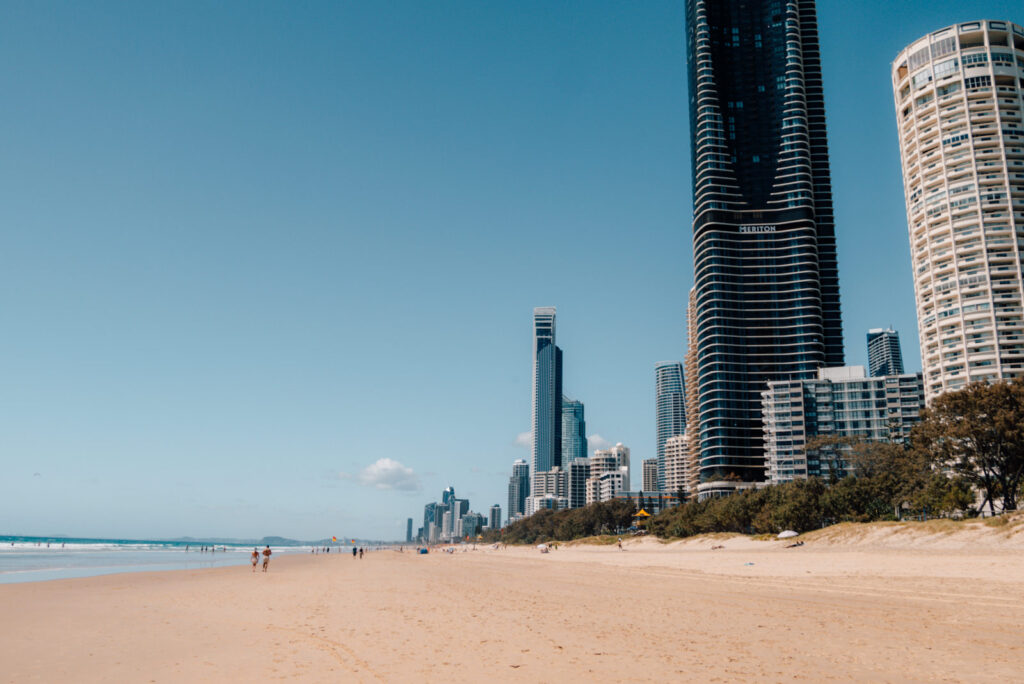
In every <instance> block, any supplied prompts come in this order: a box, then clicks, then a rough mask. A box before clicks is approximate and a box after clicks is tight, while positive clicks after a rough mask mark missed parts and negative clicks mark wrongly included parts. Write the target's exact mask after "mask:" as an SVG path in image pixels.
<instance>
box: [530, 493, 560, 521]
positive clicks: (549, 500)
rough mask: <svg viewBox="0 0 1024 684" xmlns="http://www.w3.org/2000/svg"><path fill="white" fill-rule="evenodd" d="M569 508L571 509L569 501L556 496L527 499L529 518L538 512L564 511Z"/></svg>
mask: <svg viewBox="0 0 1024 684" xmlns="http://www.w3.org/2000/svg"><path fill="white" fill-rule="evenodd" d="M567 508H569V499H568V498H567V497H564V496H555V495H554V494H543V495H540V496H530V497H527V499H526V515H527V516H531V515H533V514H534V513H536V512H537V511H543V510H553V511H563V510H565V509H567Z"/></svg>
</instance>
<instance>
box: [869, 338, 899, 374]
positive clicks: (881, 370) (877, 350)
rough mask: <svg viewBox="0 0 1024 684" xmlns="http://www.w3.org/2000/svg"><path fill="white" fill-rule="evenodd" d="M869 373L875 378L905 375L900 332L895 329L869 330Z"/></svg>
mask: <svg viewBox="0 0 1024 684" xmlns="http://www.w3.org/2000/svg"><path fill="white" fill-rule="evenodd" d="M868 374H869V375H870V376H871V377H873V378H877V377H880V376H882V375H903V352H901V351H900V334H899V333H898V332H896V331H895V330H891V329H890V330H886V329H884V328H872V329H871V330H868Z"/></svg>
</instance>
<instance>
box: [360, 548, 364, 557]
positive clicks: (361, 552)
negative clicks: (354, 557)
mask: <svg viewBox="0 0 1024 684" xmlns="http://www.w3.org/2000/svg"><path fill="white" fill-rule="evenodd" d="M362 557H363V550H362V549H359V558H362Z"/></svg>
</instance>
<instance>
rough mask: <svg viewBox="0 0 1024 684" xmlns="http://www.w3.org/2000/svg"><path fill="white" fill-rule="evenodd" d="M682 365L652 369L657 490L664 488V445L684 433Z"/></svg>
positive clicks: (666, 364) (669, 363)
mask: <svg viewBox="0 0 1024 684" xmlns="http://www.w3.org/2000/svg"><path fill="white" fill-rule="evenodd" d="M683 388H684V384H683V364H681V363H679V362H678V361H662V362H661V363H658V364H655V366H654V402H655V407H656V410H657V417H656V424H657V435H656V440H657V441H656V442H655V447H656V449H655V454H656V457H657V460H658V477H657V483H658V491H661V490H663V489H664V488H665V442H667V441H668V439H669V437H675V436H677V435H682V434H684V433H685V432H686V395H685V393H684V389H683Z"/></svg>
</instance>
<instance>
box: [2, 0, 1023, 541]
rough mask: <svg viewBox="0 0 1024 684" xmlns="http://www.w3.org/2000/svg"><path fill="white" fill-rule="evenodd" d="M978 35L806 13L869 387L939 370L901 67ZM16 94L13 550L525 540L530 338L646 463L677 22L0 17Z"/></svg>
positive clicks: (5, 116)
mask: <svg viewBox="0 0 1024 684" xmlns="http://www.w3.org/2000/svg"><path fill="white" fill-rule="evenodd" d="M979 18H994V19H1010V20H1014V21H1017V22H1021V21H1024V13H1022V11H1021V5H1020V2H1019V0H1016V1H1015V2H948V1H939V2H925V1H923V0H921V1H914V2H902V3H848V2H837V1H823V2H821V3H819V19H820V28H821V36H822V41H823V48H824V50H823V64H824V73H825V89H826V97H827V110H828V117H829V136H830V142H831V151H832V168H833V178H834V194H835V204H836V215H837V233H838V236H839V267H840V278H841V287H842V301H843V318H844V326H845V332H846V349H847V359H848V362H850V363H864V362H865V357H866V354H865V350H864V333H865V331H866V330H867V328H870V327H876V326H883V325H890V324H891V325H894V326H895V327H896V328H897V329H898V330H899V331H900V334H901V337H902V339H903V348H904V357H905V361H906V364H907V366H908V368H910V369H913V370H917V369H919V368H920V359H919V353H918V349H917V338H916V327H915V319H914V309H913V290H912V284H911V279H910V269H909V256H908V249H907V237H906V223H905V214H904V206H903V194H902V185H901V181H900V174H899V159H898V151H897V146H896V131H895V127H894V121H893V113H892V109H893V106H892V95H891V91H890V79H889V60H890V59H892V57H893V56H895V54H896V53H897V52H898V51H899V50H900V49H901V48H902V47H904V46H905V45H906V44H907V43H910V42H911V41H913V40H915V39H916V38H918V37H920V36H921V35H923V34H925V33H927V32H929V31H932V30H935V29H938V28H940V27H942V26H945V25H947V24H950V23H954V22H957V21H966V20H972V19H979ZM0 88H2V92H3V93H4V96H3V100H4V104H3V107H0V145H2V147H0V155H2V157H0V158H2V160H3V161H2V162H0V183H2V188H3V191H2V194H3V201H2V202H0V219H2V224H0V225H2V228H0V311H2V312H3V335H0V372H2V377H3V382H2V383H0V408H2V410H0V459H2V461H0V463H2V468H3V478H2V487H3V496H2V497H0V534H12V533H14V534H61V533H63V534H72V535H96V536H134V537H153V536H157V537H159V536H178V535H223V536H235V537H249V536H262V535H265V534H266V535H269V534H279V535H284V536H290V537H297V538H318V537H324V536H330V535H334V534H336V535H338V536H339V537H348V536H375V537H385V538H388V537H397V536H400V535H402V534H404V531H405V518H406V517H409V516H412V517H413V518H414V519H416V520H417V521H419V520H421V519H422V509H423V504H424V503H425V502H426V501H430V500H434V499H436V498H438V497H439V496H440V492H441V489H442V488H444V487H445V486H448V485H454V486H455V488H456V492H457V493H458V494H459V495H460V496H468V497H469V498H470V500H471V503H472V507H473V509H474V510H479V511H485V510H486V509H487V508H488V507H489V506H490V505H491V504H493V503H500V504H501V505H502V508H503V509H504V508H505V503H506V496H507V494H506V486H507V477H508V472H509V469H510V465H511V462H512V461H513V460H514V459H516V458H520V457H523V458H526V457H528V451H527V450H526V449H524V448H523V447H522V446H518V445H517V444H516V438H517V435H518V434H519V433H521V432H523V431H526V430H527V429H528V427H529V412H530V394H529V393H530V344H531V341H530V334H531V330H530V323H531V310H532V308H533V307H534V306H541V305H555V306H557V307H558V337H559V344H560V346H562V347H563V349H564V350H565V388H566V391H567V393H568V394H569V395H571V396H573V397H574V398H578V399H580V400H582V401H583V402H584V403H585V405H586V416H587V426H588V433H589V434H598V435H601V436H602V437H603V438H604V439H607V440H609V441H611V442H619V441H621V442H623V443H625V444H627V445H628V446H630V447H631V448H632V449H633V459H634V462H639V460H640V459H642V458H649V457H651V456H652V455H653V451H654V398H653V372H654V371H653V369H654V364H655V362H657V361H661V360H668V359H681V358H682V355H683V351H684V320H683V313H684V307H685V300H686V293H687V291H688V289H689V287H690V285H691V282H692V260H691V254H690V239H691V235H690V219H691V216H690V211H691V203H690V178H689V147H688V145H689V142H688V132H689V126H688V121H687V107H686V71H685V42H684V27H683V2H681V0H680V1H676V2H658V1H654V0H648V1H645V2H635V3H626V2H601V1H599V0H585V1H584V0H580V1H579V2H515V3H513V2H503V3H478V2H471V1H469V0H465V1H461V2H457V1H438V2H430V3H423V2H398V1H395V2H383V1H378V2H303V3H248V2H247V3H240V2H235V3H187V2H186V3H164V4H162V5H161V4H159V3H130V2H126V3H109V2H97V3H88V4H87V3H72V2H67V3H62V2H38V3H24V2H17V3H2V4H0ZM380 459H391V461H394V462H396V463H397V464H400V465H389V464H388V463H387V462H385V463H384V464H379V465H378V466H376V467H375V468H374V467H371V466H373V464H375V463H377V462H378V461H379V460H380ZM381 487H390V488H389V489H387V488H381Z"/></svg>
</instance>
